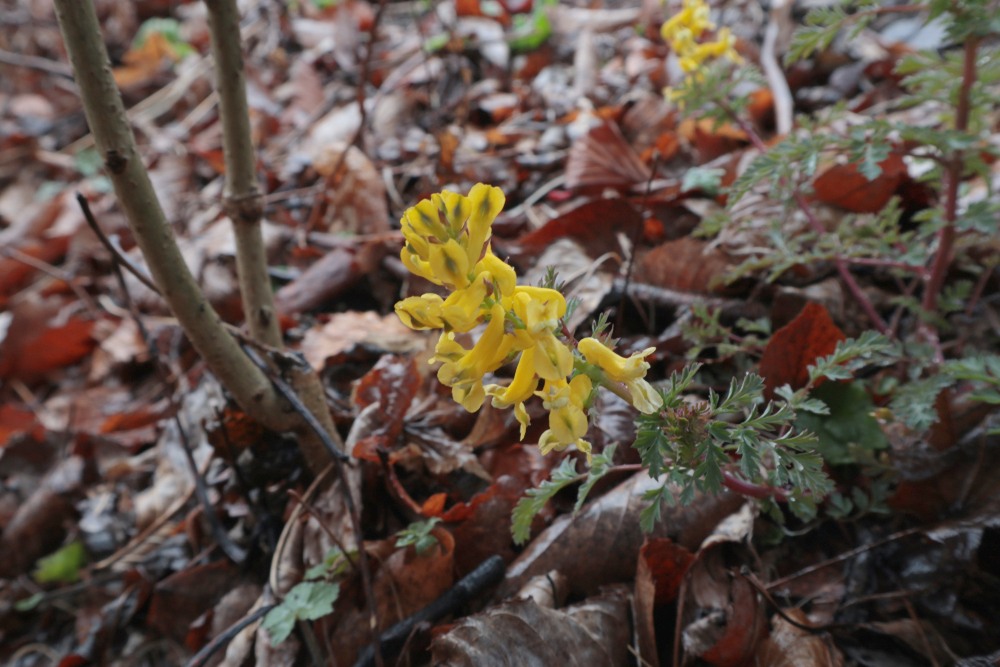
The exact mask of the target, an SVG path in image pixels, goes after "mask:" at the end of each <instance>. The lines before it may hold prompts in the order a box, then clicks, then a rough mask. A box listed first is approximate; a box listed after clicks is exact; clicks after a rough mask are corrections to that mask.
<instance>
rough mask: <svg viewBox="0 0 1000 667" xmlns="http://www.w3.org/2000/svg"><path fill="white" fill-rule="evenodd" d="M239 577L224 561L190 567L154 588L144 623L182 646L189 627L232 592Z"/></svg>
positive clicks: (235, 569) (227, 562)
mask: <svg viewBox="0 0 1000 667" xmlns="http://www.w3.org/2000/svg"><path fill="white" fill-rule="evenodd" d="M239 576H240V574H239V571H238V569H237V568H236V567H235V566H234V565H233V564H232V563H230V562H229V561H227V560H217V561H214V562H211V563H205V564H201V565H192V566H190V567H188V568H186V569H184V570H181V571H180V572H175V573H174V574H171V575H170V576H168V577H167V578H166V579H163V580H162V581H160V582H159V583H158V584H157V585H156V588H155V589H154V591H153V596H152V599H151V600H150V602H149V612H148V614H147V616H146V623H147V624H148V625H149V626H150V627H151V628H154V629H155V630H157V631H158V632H160V633H161V634H163V635H165V636H167V637H171V638H173V639H174V641H176V642H177V643H179V644H182V643H183V642H184V640H185V638H186V637H187V634H188V629H189V627H190V625H191V623H193V622H194V621H195V619H197V618H198V617H199V616H201V615H202V614H203V613H205V612H206V611H208V610H209V609H211V608H212V607H214V606H215V604H216V603H217V602H218V601H219V599H221V598H222V596H223V595H225V594H226V593H228V592H229V591H230V590H232V589H233V588H234V587H235V586H236V584H237V583H238V581H239Z"/></svg>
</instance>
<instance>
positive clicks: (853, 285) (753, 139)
mask: <svg viewBox="0 0 1000 667" xmlns="http://www.w3.org/2000/svg"><path fill="white" fill-rule="evenodd" d="M716 103H717V104H718V105H719V108H721V109H722V110H723V111H725V112H726V115H728V116H729V117H730V118H731V119H732V120H733V122H735V123H736V124H737V125H738V126H739V128H740V129H741V130H743V131H744V132H745V133H746V135H747V137H748V138H749V139H750V143H752V144H753V146H754V148H756V149H757V150H758V151H760V152H761V153H766V152H767V145H766V144H765V143H764V140H763V139H761V138H760V135H759V134H757V131H756V130H755V129H754V128H753V126H752V125H751V124H750V123H748V122H747V121H746V119H744V118H743V117H742V116H740V115H739V114H738V113H736V111H735V110H734V109H733V108H732V107H730V106H729V105H728V104H726V103H725V102H724V101H722V100H716ZM791 187H792V198H793V199H794V200H795V205H796V206H798V208H799V210H800V211H802V214H803V215H805V216H806V221H808V223H809V226H810V227H811V228H812V230H813V231H815V232H816V233H817V234H825V233H826V228H825V227H823V223H822V222H820V220H819V218H817V217H816V214H815V213H814V212H813V210H812V207H811V206H809V202H807V201H806V198H805V196H804V195H803V194H802V192H801V191H800V190H799V188H798V187H797V186H795V185H794V184H792V185H791ZM833 263H834V266H836V267H837V273H838V274H839V275H840V279H841V281H843V283H844V286H845V287H847V291H849V292H850V293H851V296H853V297H854V300H855V301H856V302H857V303H858V305H859V306H860V307H861V310H863V311H864V312H865V315H867V316H868V319H869V320H871V323H872V326H874V327H875V328H876V329H877V330H878V332H879V333H881V334H884V335H887V336H888V335H891V330H890V329H889V325H888V324H886V322H885V320H884V319H882V316H881V315H879V314H878V311H877V310H875V306H874V304H872V302H871V299H869V298H868V296H867V295H866V294H865V293H864V290H862V289H861V285H859V284H858V281H857V280H855V279H854V276H853V275H852V274H851V270H850V268H849V267H848V265H847V262H846V261H845V260H844V258H843V257H835V258H834V259H833Z"/></svg>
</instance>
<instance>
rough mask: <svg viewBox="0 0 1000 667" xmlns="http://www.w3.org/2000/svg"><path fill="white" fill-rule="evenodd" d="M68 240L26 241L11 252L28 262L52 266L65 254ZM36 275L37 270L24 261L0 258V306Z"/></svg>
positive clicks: (66, 237)
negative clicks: (16, 252)
mask: <svg viewBox="0 0 1000 667" xmlns="http://www.w3.org/2000/svg"><path fill="white" fill-rule="evenodd" d="M69 240H70V237H69V236H57V237H54V238H46V239H45V240H44V241H42V240H38V239H27V240H25V241H23V242H22V243H20V244H16V245H14V246H13V247H12V248H11V250H17V251H18V252H19V253H21V254H22V255H24V256H25V259H26V260H28V261H30V260H32V259H35V260H39V261H41V262H45V263H47V264H52V263H54V262H57V261H59V259H60V258H61V257H62V256H63V255H65V254H66V248H67V247H68V246H69ZM36 273H37V269H36V268H35V267H33V266H31V265H30V264H27V263H25V262H24V261H21V260H19V259H16V258H14V257H12V256H0V306H2V305H4V304H6V302H7V297H8V296H10V295H12V294H14V293H15V292H17V291H18V289H20V288H21V287H23V286H24V285H25V284H26V283H27V282H28V280H29V279H30V278H31V276H33V275H35V274H36Z"/></svg>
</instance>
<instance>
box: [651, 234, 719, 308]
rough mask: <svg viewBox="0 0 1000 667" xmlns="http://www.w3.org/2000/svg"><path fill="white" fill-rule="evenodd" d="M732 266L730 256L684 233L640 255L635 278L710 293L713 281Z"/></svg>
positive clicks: (680, 290) (687, 290)
mask: <svg viewBox="0 0 1000 667" xmlns="http://www.w3.org/2000/svg"><path fill="white" fill-rule="evenodd" d="M731 267H732V262H731V261H730V259H729V256H728V255H726V254H725V253H724V252H722V251H720V250H717V249H715V248H713V247H712V246H711V245H710V244H709V242H708V241H703V240H701V239H696V238H692V237H690V236H686V237H683V238H679V239H676V240H674V241H667V242H666V243H661V244H660V245H658V246H657V247H655V248H653V249H652V250H650V251H649V252H648V253H646V254H645V255H643V257H642V259H641V260H640V261H639V265H638V267H637V270H636V276H635V277H636V280H637V281H638V282H642V283H646V284H648V285H656V286H657V287H665V288H667V289H672V290H677V291H679V292H695V293H697V294H713V293H715V292H716V289H715V288H714V284H715V283H716V282H719V279H720V278H722V276H723V274H725V273H726V271H728V270H729V269H730V268H731Z"/></svg>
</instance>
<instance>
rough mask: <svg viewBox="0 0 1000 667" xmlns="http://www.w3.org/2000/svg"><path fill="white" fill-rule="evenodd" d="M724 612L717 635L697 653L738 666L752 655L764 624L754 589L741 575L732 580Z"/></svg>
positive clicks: (719, 663) (719, 664)
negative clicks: (727, 606) (707, 645)
mask: <svg viewBox="0 0 1000 667" xmlns="http://www.w3.org/2000/svg"><path fill="white" fill-rule="evenodd" d="M726 612H727V613H726V624H725V627H724V630H723V631H722V633H721V636H719V637H718V638H717V639H716V641H715V644H714V645H713V646H711V647H710V648H709V649H708V650H707V651H705V652H704V653H702V654H701V655H700V657H701V659H702V660H704V661H705V662H707V663H709V664H710V665H715V666H716V667H740V665H745V664H747V661H748V660H749V659H750V658H751V656H753V654H754V651H755V650H756V647H757V643H758V642H759V641H760V639H761V637H762V636H763V634H764V632H765V625H766V624H765V622H764V614H763V610H762V609H761V603H760V601H759V600H758V599H757V591H756V590H755V589H754V588H753V586H751V585H750V582H748V581H747V580H746V579H744V578H743V577H736V578H734V579H733V580H732V588H731V592H730V606H729V608H728V609H727V610H726Z"/></svg>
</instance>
